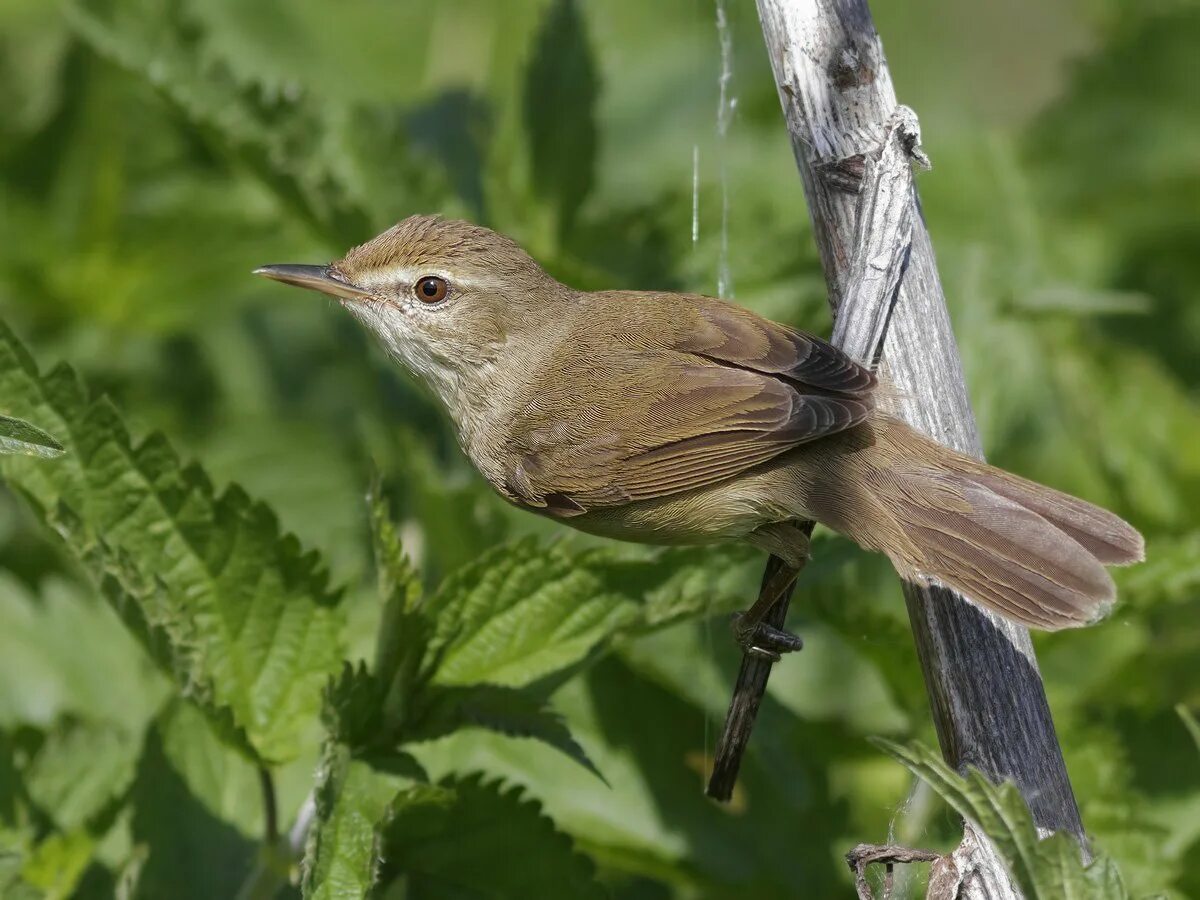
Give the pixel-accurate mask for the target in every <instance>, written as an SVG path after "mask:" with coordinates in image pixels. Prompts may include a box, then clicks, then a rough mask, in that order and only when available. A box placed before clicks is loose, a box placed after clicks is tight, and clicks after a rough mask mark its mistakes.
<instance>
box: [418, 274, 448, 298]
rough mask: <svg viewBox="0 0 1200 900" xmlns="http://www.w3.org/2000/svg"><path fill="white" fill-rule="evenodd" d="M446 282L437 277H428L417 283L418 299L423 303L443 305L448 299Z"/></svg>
mask: <svg viewBox="0 0 1200 900" xmlns="http://www.w3.org/2000/svg"><path fill="white" fill-rule="evenodd" d="M446 291H447V286H446V280H445V279H444V278H438V277H437V276H436V275H426V276H425V277H424V278H422V279H420V280H419V281H417V299H418V300H420V301H421V302H422V303H441V302H442V301H443V300H445V299H446Z"/></svg>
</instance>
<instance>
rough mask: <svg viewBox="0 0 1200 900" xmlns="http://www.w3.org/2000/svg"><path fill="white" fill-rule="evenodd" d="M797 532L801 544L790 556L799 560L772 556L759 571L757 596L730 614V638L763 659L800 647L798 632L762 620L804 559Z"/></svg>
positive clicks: (773, 658)
mask: <svg viewBox="0 0 1200 900" xmlns="http://www.w3.org/2000/svg"><path fill="white" fill-rule="evenodd" d="M797 532H799V530H798V529H793V536H792V539H793V540H795V537H794V534H795V533H797ZM799 533H800V534H801V537H802V538H803V539H804V547H803V552H802V553H799V554H795V555H793V559H795V560H798V561H799V562H798V564H793V563H791V562H787V561H784V560H783V559H780V558H779V557H778V556H772V557H771V559H770V561H769V562H768V564H767V570H766V572H764V573H763V581H762V587H761V588H759V592H758V599H757V600H756V601H755V602H754V605H753V606H751V607H750V608H749V609H748V610H746V611H745V612H740V613H735V614H734V616H733V622H732V628H733V637H734V640H735V641H737V643H738V646H739V647H741V648H742V651H743V652H745V653H747V654H748V655H750V656H754V657H757V658H758V659H763V660H766V661H767V662H778V661H779V659H780V657H781V656H782V654H784V653H792V652H794V651H796V650H800V649H802V648H803V647H804V641H802V640H801V639H800V637H799V636H798V635H795V634H792V633H791V632H790V631H785V630H783V629H782V628H777V627H776V626H775V625H772V624H771V623H769V622H767V621H765V619H766V618H767V614H768V613H770V612H771V610H772V609H773V608H774V607H775V604H777V603H778V602H779V601H780V600H781V599H782V598H783V596H784V595H785V594H786V593H787V592H788V589H789V588H790V587H791V586H792V584H793V583H794V582H795V580H796V576H798V575H799V574H800V570H801V569H803V568H804V562H805V561H806V560H807V558H808V536H807V534H804V533H803V532H799Z"/></svg>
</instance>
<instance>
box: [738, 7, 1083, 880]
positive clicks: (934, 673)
mask: <svg viewBox="0 0 1200 900" xmlns="http://www.w3.org/2000/svg"><path fill="white" fill-rule="evenodd" d="M757 3H758V11H759V17H760V20H761V22H762V27H763V35H764V37H765V39H766V45H767V50H768V53H769V55H770V60H771V66H772V69H773V71H774V74H775V79H776V84H777V86H778V89H779V98H780V101H781V104H782V106H783V113H784V118H785V121H786V123H787V128H788V131H789V134H790V136H791V138H792V146H793V151H794V153H795V156H796V162H797V165H798V167H799V169H800V174H801V177H802V179H803V181H804V188H805V196H806V198H807V200H808V207H809V213H810V216H811V218H812V221H813V229H814V234H815V238H816V241H817V246H818V249H819V251H820V254H821V261H822V264H823V266H824V269H825V276H826V281H827V284H828V286H829V297H830V304H831V307H832V309H833V311H834V315H835V322H836V324H835V328H834V340H835V342H837V343H838V344H839V345H840V346H842V347H843V348H844V349H846V350H847V351H848V352H850V353H851V354H852V355H854V356H856V357H858V358H859V359H861V360H863V361H867V362H874V361H875V359H876V357H877V355H878V353H879V345H880V340H881V338H882V361H881V366H882V371H883V373H884V375H885V377H886V378H887V379H888V380H889V381H890V382H892V383H893V384H894V385H895V386H896V387H897V388H898V392H897V397H898V401H897V408H896V410H895V412H896V413H897V414H898V415H899V416H901V417H902V418H904V419H905V420H906V421H907V422H908V423H909V424H911V425H912V426H913V427H915V428H918V429H920V430H921V431H924V432H925V433H927V434H929V435H931V436H933V437H935V438H936V439H938V440H939V441H941V442H942V443H944V444H947V445H949V446H951V447H954V448H956V449H958V450H960V451H962V452H966V453H971V454H973V455H975V456H978V457H980V458H982V450H981V445H980V441H979V435H978V432H977V431H976V427H975V419H974V416H973V414H972V412H971V406H970V401H969V399H968V397H967V391H966V385H965V382H964V379H963V374H962V364H961V361H960V359H959V355H958V348H957V345H956V343H955V340H954V333H953V330H952V328H951V325H950V317H949V314H948V312H947V310H946V305H945V298H944V295H943V293H942V286H941V282H940V279H939V277H938V272H937V263H936V260H935V258H934V253H933V247H932V244H931V243H930V240H929V234H928V232H927V230H926V228H925V222H924V219H923V217H922V215H921V212H920V205H919V200H918V198H917V195H916V191H915V189H914V188H913V186H912V182H911V169H910V164H909V160H910V158H916V159H918V160H919V161H923V157H922V156H920V155H918V154H919V153H920V150H919V132H918V131H917V128H916V119H915V116H912V115H911V111H908V110H906V109H905V108H904V107H898V105H897V102H896V95H895V92H894V89H893V87H892V81H891V75H890V73H889V71H888V67H887V61H886V59H885V57H884V54H883V46H882V42H881V41H880V39H879V35H878V34H877V33H876V31H875V27H874V24H873V22H872V20H871V13H870V10H869V8H868V7H867V3H866V0H757ZM872 167H878V173H877V174H878V176H879V177H878V178H871V177H864V178H863V179H862V189H863V190H870V191H872V192H873V193H871V194H870V195H868V196H864V197H860V196H859V193H858V190H857V188H858V184H857V177H858V175H859V173H868V172H869V171H870V170H871V168H872ZM897 235H899V238H897ZM897 240H899V241H900V245H899V246H898V245H897V244H896V243H895V242H896V241H897ZM901 249H903V250H904V251H905V252H903V253H900V252H898V251H899V250H901ZM905 597H906V600H907V603H908V611H909V618H910V621H911V623H912V627H913V635H914V638H915V640H916V646H917V652H918V655H919V657H920V660H921V666H922V669H923V671H924V674H925V681H926V686H927V688H928V691H929V699H930V705H931V708H932V712H933V716H934V721H935V724H936V725H937V731H938V737H939V740H940V743H941V746H942V752H943V754H944V755H945V757H946V759H947V761H948V762H950V763H951V764H952V765H953V766H955V767H957V768H959V769H962V768H964V767H965V766H967V765H974V766H976V767H978V768H979V769H980V770H981V771H983V772H984V773H985V774H987V775H988V776H989V777H991V778H993V779H995V780H1003V779H1011V780H1013V781H1014V782H1015V783H1016V784H1017V786H1018V787H1019V788H1020V789H1021V792H1022V794H1023V795H1024V797H1025V799H1026V801H1027V802H1028V803H1029V805H1030V808H1031V810H1032V811H1033V814H1034V817H1035V819H1036V820H1037V822H1038V824H1039V826H1040V827H1041V828H1042V829H1043V830H1046V831H1054V830H1065V831H1067V832H1069V833H1070V834H1072V835H1074V836H1075V837H1076V838H1077V839H1078V840H1079V841H1080V842H1081V844H1082V843H1084V833H1083V825H1082V822H1081V821H1080V817H1079V810H1078V807H1077V806H1076V803H1075V798H1074V795H1073V793H1072V791H1071V786H1070V782H1069V780H1068V778H1067V773H1066V768H1065V766H1064V764H1063V760H1062V753H1061V750H1060V749H1059V746H1058V741H1057V737H1056V736H1055V732H1054V725H1053V722H1052V721H1051V718H1050V711H1049V707H1048V705H1047V703H1046V696H1045V691H1044V688H1043V686H1042V682H1041V676H1040V674H1039V672H1038V668H1037V662H1036V659H1035V657H1034V654H1033V648H1032V644H1031V643H1030V640H1029V634H1028V632H1026V630H1025V629H1023V628H1021V627H1020V626H1017V625H1015V624H1013V623H1011V622H1008V621H1007V620H1005V619H1003V618H1001V617H999V616H995V615H993V614H991V613H989V612H986V611H984V610H983V609H981V608H980V607H978V606H975V605H974V604H972V603H970V602H968V601H967V600H966V599H964V598H963V597H961V596H959V595H957V594H955V593H954V592H952V591H950V590H948V589H946V588H943V587H940V586H937V585H933V586H922V585H918V584H905ZM954 861H955V863H956V864H957V866H958V871H959V872H960V873H962V876H963V877H962V882H961V884H960V886H959V891H960V896H963V897H989V898H991V897H1013V896H1015V892H1014V890H1013V888H1012V886H1011V884H1010V883H1009V881H1008V878H1007V875H1006V874H1005V873H1004V872H1003V867H1002V866H1000V865H999V864H998V862H997V861H996V859H995V856H994V853H993V852H991V849H990V847H988V845H987V842H986V841H984V840H981V839H980V836H979V835H978V834H976V833H974V830H973V829H972V828H971V826H970V825H968V826H967V831H966V834H965V837H964V841H963V844H962V845H961V846H960V847H959V850H958V851H956V852H955V854H954Z"/></svg>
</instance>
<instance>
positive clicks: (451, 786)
mask: <svg viewBox="0 0 1200 900" xmlns="http://www.w3.org/2000/svg"><path fill="white" fill-rule="evenodd" d="M380 853H381V855H382V864H381V866H380V872H379V879H378V887H377V889H376V890H375V891H374V892H373V893H372V896H376V897H378V896H383V895H384V892H385V891H387V890H388V889H389V888H390V887H391V885H393V884H394V883H396V882H398V881H399V880H400V879H403V880H404V882H405V886H406V889H407V893H406V896H408V897H411V898H424V897H435V896H446V895H447V894H451V895H452V896H455V897H464V898H465V897H512V898H518V897H519V898H528V900H540V898H546V900H550V898H559V897H572V898H581V900H582V898H590V897H597V898H598V897H604V896H605V892H604V890H603V889H602V888H601V887H600V885H599V884H597V882H596V881H595V880H594V878H593V869H592V864H591V863H590V862H589V861H588V860H587V859H586V858H584V857H582V856H580V855H579V854H578V853H577V852H576V851H575V850H574V848H573V847H572V844H571V840H570V838H568V837H567V836H566V835H564V834H563V833H562V832H560V831H558V830H557V829H556V828H555V826H554V823H553V822H552V821H550V819H548V818H546V816H544V815H543V814H542V812H541V808H540V806H539V805H538V804H536V803H534V802H532V801H529V800H527V799H524V798H523V797H522V792H521V789H520V788H512V787H509V788H505V787H503V786H502V785H501V784H500V783H498V782H485V781H484V780H483V778H482V776H474V777H470V778H465V779H457V778H450V779H446V780H444V781H442V782H441V783H439V784H438V785H437V786H433V785H418V786H414V787H411V788H408V789H406V790H404V791H401V792H400V794H399V795H398V796H397V797H396V799H395V800H394V801H393V802H392V807H391V814H390V820H389V821H388V822H387V824H386V825H385V826H384V828H383V830H382V839H381V842H380Z"/></svg>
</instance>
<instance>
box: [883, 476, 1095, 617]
mask: <svg viewBox="0 0 1200 900" xmlns="http://www.w3.org/2000/svg"><path fill="white" fill-rule="evenodd" d="M957 493H958V495H959V496H960V497H961V498H963V499H964V500H966V501H967V504H969V507H968V509H967V510H966V511H965V512H958V511H955V510H945V509H939V508H935V507H929V506H925V505H923V504H920V503H914V502H911V501H901V503H899V504H898V505H897V506H896V507H895V508H894V513H895V515H896V517H897V518H898V520H899V521H900V523H901V525H902V527H903V528H904V529H905V533H906V534H907V535H908V536H909V538H910V539H911V540H912V541H913V543H914V544H915V545H916V546H917V547H918V549H919V550H920V552H921V556H922V559H921V561H920V562H919V563H918V566H919V567H920V569H921V570H922V571H923V572H924V574H927V575H932V576H934V577H936V578H937V579H938V580H939V581H941V582H943V583H945V584H948V585H949V586H950V587H953V588H955V589H957V590H959V591H961V592H962V593H964V594H966V595H968V596H970V597H972V598H974V599H975V600H977V601H979V602H980V603H983V604H984V605H986V606H990V607H992V608H993V609H995V610H996V611H997V612H999V613H1001V614H1003V615H1005V616H1007V617H1008V618H1010V619H1013V620H1015V621H1018V622H1021V623H1023V624H1026V625H1030V626H1033V627H1036V628H1043V629H1048V630H1056V629H1059V628H1070V627H1073V626H1079V625H1086V624H1088V623H1090V622H1094V621H1095V620H1096V619H1098V618H1100V617H1101V616H1102V615H1103V614H1104V613H1105V612H1107V611H1108V609H1109V608H1110V607H1111V605H1112V603H1113V600H1114V599H1115V596H1116V589H1115V586H1114V585H1113V581H1112V578H1110V577H1109V575H1108V572H1106V571H1105V569H1104V566H1103V565H1101V563H1100V562H1099V560H1097V559H1096V558H1095V557H1094V556H1092V554H1090V553H1089V552H1088V551H1087V550H1086V549H1085V548H1084V547H1083V546H1082V545H1081V544H1079V543H1078V542H1076V541H1075V540H1074V539H1072V538H1071V537H1070V536H1068V535H1066V534H1065V533H1063V532H1062V531H1060V530H1059V529H1057V528H1055V527H1054V526H1053V525H1052V524H1051V523H1050V522H1048V521H1047V520H1046V519H1044V518H1042V517H1041V516H1040V515H1038V514H1037V513H1035V512H1032V511H1031V510H1029V509H1027V508H1025V507H1023V506H1021V505H1019V504H1017V503H1014V502H1013V501H1011V500H1008V499H1007V498H1006V497H1004V496H1002V495H1000V494H997V493H994V492H992V491H988V490H986V489H984V488H981V487H978V486H976V485H972V484H970V483H966V484H962V485H960V486H959V488H958V492H957Z"/></svg>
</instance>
